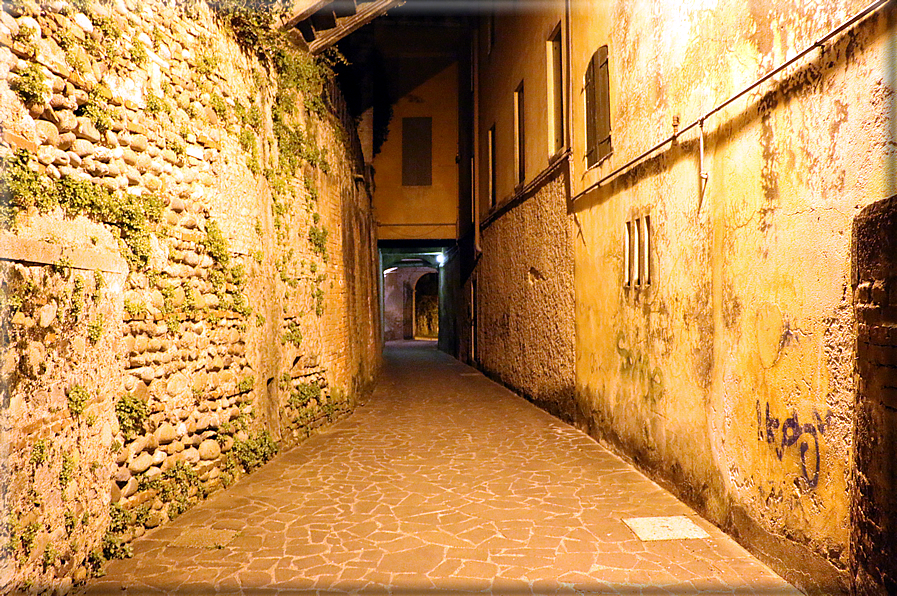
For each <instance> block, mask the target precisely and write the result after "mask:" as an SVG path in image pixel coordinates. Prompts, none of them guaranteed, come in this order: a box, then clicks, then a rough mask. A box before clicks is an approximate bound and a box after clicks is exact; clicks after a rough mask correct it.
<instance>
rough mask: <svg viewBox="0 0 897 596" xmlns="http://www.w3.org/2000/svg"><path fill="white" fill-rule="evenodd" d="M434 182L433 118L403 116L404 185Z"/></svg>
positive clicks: (427, 184)
mask: <svg viewBox="0 0 897 596" xmlns="http://www.w3.org/2000/svg"><path fill="white" fill-rule="evenodd" d="M432 184H433V119H432V118H402V186H430V185H432Z"/></svg>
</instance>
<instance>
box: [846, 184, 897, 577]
mask: <svg viewBox="0 0 897 596" xmlns="http://www.w3.org/2000/svg"><path fill="white" fill-rule="evenodd" d="M853 257H854V262H853V284H852V285H853V290H854V307H855V308H856V314H857V328H858V333H857V373H858V376H859V379H858V387H857V398H856V423H855V429H854V444H855V445H856V447H855V452H854V453H855V454H854V458H855V462H856V472H855V475H854V486H853V495H852V508H851V521H852V523H853V531H852V532H851V571H852V573H851V576H852V577H853V580H854V592H855V593H856V594H869V595H872V594H893V593H894V592H897V467H895V464H894V453H895V451H897V324H895V323H897V196H894V197H891V198H890V199H887V200H885V201H880V202H878V203H876V204H874V205H871V206H869V207H867V208H866V209H864V210H863V212H862V213H861V214H860V215H858V216H857V218H856V220H855V222H854V234H853Z"/></svg>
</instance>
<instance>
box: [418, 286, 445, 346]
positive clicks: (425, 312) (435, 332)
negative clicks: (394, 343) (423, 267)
mask: <svg viewBox="0 0 897 596" xmlns="http://www.w3.org/2000/svg"><path fill="white" fill-rule="evenodd" d="M414 337H415V339H438V338H439V275H438V274H437V273H436V272H435V271H433V272H430V273H425V274H424V275H422V276H420V277H419V278H418V279H417V283H415V284H414Z"/></svg>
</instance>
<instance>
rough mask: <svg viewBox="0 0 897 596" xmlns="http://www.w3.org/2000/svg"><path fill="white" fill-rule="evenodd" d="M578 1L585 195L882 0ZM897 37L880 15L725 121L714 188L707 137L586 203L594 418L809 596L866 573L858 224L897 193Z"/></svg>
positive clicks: (578, 259)
mask: <svg viewBox="0 0 897 596" xmlns="http://www.w3.org/2000/svg"><path fill="white" fill-rule="evenodd" d="M573 6H574V9H573V10H574V12H573V15H574V17H573V19H572V22H573V35H572V39H573V45H574V50H573V56H572V71H573V77H574V103H573V109H574V131H576V135H577V137H576V141H575V143H574V148H573V175H572V179H573V185H574V192H577V191H578V190H581V189H584V188H586V187H587V186H588V185H589V184H591V183H592V182H594V181H595V180H597V179H598V178H599V177H600V176H603V175H606V174H608V173H609V172H610V171H611V170H612V169H613V168H616V167H618V166H620V165H622V164H624V163H625V162H626V161H628V160H629V159H630V158H632V157H634V156H636V155H638V154H639V153H641V152H642V151H643V150H645V149H647V148H648V147H650V146H651V145H653V144H654V143H655V142H656V141H659V140H661V139H663V138H666V137H668V136H669V135H670V134H671V133H672V120H673V116H674V115H679V116H680V117H681V122H682V125H685V124H687V123H690V122H692V121H693V120H695V119H696V118H698V117H700V115H701V114H702V113H703V112H704V111H706V110H708V109H710V108H712V107H713V106H715V105H716V104H717V103H719V102H721V101H723V100H724V99H726V98H728V97H729V96H730V95H732V94H733V93H735V92H736V91H738V90H740V89H741V88H743V87H745V86H747V85H748V84H749V83H751V82H753V81H754V80H755V79H757V78H759V77H760V76H761V75H762V74H764V73H765V72H767V71H769V70H770V69H771V68H773V67H774V66H776V65H778V64H780V63H782V62H784V61H785V60H786V59H788V58H789V57H791V56H792V55H794V54H795V53H796V52H797V51H799V50H801V49H803V48H804V47H806V46H807V45H810V44H812V43H813V42H814V41H815V40H816V39H817V38H818V37H819V36H821V35H822V34H824V33H826V32H827V31H829V30H830V29H831V28H832V27H834V26H835V25H837V24H839V23H840V22H841V21H843V20H844V19H846V18H847V17H848V16H849V15H851V14H853V13H854V12H855V11H857V10H859V9H860V8H862V3H860V2H838V3H835V4H833V5H832V6H829V7H828V8H827V9H826V10H824V11H823V10H816V9H814V10H810V9H806V8H801V7H800V6H798V5H797V4H796V3H793V5H792V3H778V4H776V5H772V4H764V3H750V2H749V3H744V2H736V1H731V2H727V1H720V2H709V3H703V4H690V3H685V4H682V5H680V4H675V3H661V4H657V3H650V2H643V1H640V0H639V1H627V2H616V3H610V2H606V3H599V4H590V5H589V8H588V10H586V7H585V6H584V3H574V4H573ZM893 22H894V20H893V15H892V16H891V23H893ZM710 32H712V33H710ZM894 37H895V35H894V26H893V24H892V25H890V27H889V26H888V25H887V19H886V18H885V17H884V16H878V17H873V18H871V19H869V20H868V21H866V22H864V23H862V24H859V25H857V26H855V27H854V28H852V30H851V32H850V33H849V34H848V35H847V36H845V37H844V38H843V39H842V40H840V41H836V42H834V43H833V44H829V45H827V47H826V49H825V51H824V52H822V53H820V51H818V50H817V51H815V52H814V53H813V54H811V55H810V56H809V57H808V58H807V59H805V60H802V61H801V62H800V63H799V65H797V66H796V67H795V68H793V69H791V70H789V71H787V72H786V73H784V74H783V75H782V76H779V77H777V78H776V81H777V82H775V83H770V84H768V85H765V86H763V87H761V88H760V89H759V90H758V91H756V92H754V93H752V94H751V95H750V96H749V97H747V98H745V99H742V100H739V101H738V102H736V103H734V104H733V105H732V106H731V107H730V108H729V109H727V110H726V111H725V112H724V113H721V114H718V115H716V116H713V117H711V118H710V119H709V120H708V121H707V123H706V126H705V131H706V136H705V143H706V156H705V162H704V169H705V171H706V172H707V173H708V176H709V177H708V181H707V184H706V188H705V189H704V190H703V192H702V190H701V181H700V178H699V171H700V169H701V167H700V163H699V158H698V156H699V146H698V135H697V134H696V131H691V132H690V133H687V134H685V135H683V136H681V137H680V138H679V140H678V142H677V143H676V144H675V145H674V146H672V147H667V148H665V149H663V150H662V151H659V152H658V153H657V156H656V157H655V158H652V159H649V160H646V161H644V162H642V163H641V164H640V165H639V166H638V167H637V168H635V169H634V170H632V171H631V172H630V173H627V174H625V175H623V176H621V177H619V178H617V179H616V180H615V181H614V182H612V183H611V184H610V185H608V186H605V187H602V188H600V189H598V190H595V191H593V192H590V193H588V194H586V195H585V196H584V197H583V198H582V199H580V200H579V201H578V202H577V204H576V205H575V207H574V219H575V222H576V224H577V225H576V229H577V234H578V235H577V237H576V239H575V241H574V245H575V266H574V271H575V286H576V385H577V399H578V400H579V401H580V402H581V404H580V407H581V408H582V409H583V410H584V411H586V412H589V415H588V417H589V418H590V419H589V420H587V421H585V422H584V424H587V425H589V426H590V427H592V428H593V429H597V432H598V433H600V434H602V435H603V436H605V437H607V438H609V439H610V440H611V441H612V442H614V443H616V444H617V445H618V446H620V447H621V448H622V449H623V450H624V451H626V452H627V453H628V454H630V455H631V456H633V457H634V458H635V459H636V460H637V461H638V462H639V463H640V464H641V465H643V466H644V467H646V468H647V469H649V470H650V471H652V473H654V475H655V476H656V477H659V478H661V479H663V480H665V481H667V482H670V483H672V484H673V485H674V486H675V487H676V489H677V490H678V491H679V492H680V494H683V495H684V496H685V497H686V498H688V500H690V501H691V502H692V503H695V504H697V505H698V506H699V508H700V509H701V510H702V512H703V513H705V514H706V515H707V516H708V517H709V518H710V519H712V520H713V521H715V522H717V523H719V524H721V525H723V526H724V527H726V528H728V529H730V530H732V531H734V532H736V533H738V534H740V535H741V537H742V539H743V540H744V541H745V542H748V543H750V544H751V545H752V546H753V547H754V550H755V552H758V554H760V555H761V556H762V557H764V558H765V559H766V560H767V561H768V562H770V563H771V564H772V565H773V566H774V568H776V569H777V570H778V571H779V572H783V573H785V575H786V577H788V579H790V580H791V581H794V582H796V583H798V584H799V585H802V586H803V587H805V588H808V589H809V588H812V587H813V586H816V587H819V586H820V585H823V584H825V583H826V582H829V583H831V584H833V585H838V584H840V585H843V583H842V582H844V581H845V579H846V574H845V569H846V565H847V562H848V552H847V543H848V536H849V527H850V520H849V489H850V487H849V485H848V482H849V477H850V474H851V459H852V446H851V440H852V423H853V422H852V421H853V412H852V406H853V400H854V380H853V362H854V342H855V330H854V317H853V309H852V302H851V301H852V297H851V288H850V279H849V271H850V242H851V225H852V218H853V217H854V215H855V214H856V213H858V211H859V209H860V208H861V207H863V206H865V205H868V204H870V203H872V202H874V201H876V200H880V199H883V198H886V197H888V196H890V195H892V194H893V193H894V192H895V183H894V181H893V178H892V176H893V171H894V168H893V155H892V156H891V158H890V159H891V160H892V161H891V165H890V166H889V167H884V166H885V163H884V162H885V159H886V154H887V149H886V147H887V140H888V139H887V135H888V126H889V117H890V110H891V109H892V108H891V102H892V101H893V87H892V86H889V84H888V79H887V77H888V68H887V56H886V48H887V47H888V43H890V44H893V43H894ZM605 43H607V44H609V46H610V69H611V93H612V98H613V99H612V112H611V113H612V128H613V147H614V154H613V155H612V156H611V158H610V159H609V160H608V161H607V162H606V163H604V164H602V165H601V166H599V167H598V168H595V169H593V171H591V172H586V171H585V168H584V163H585V160H584V153H585V148H584V146H583V141H584V138H585V133H584V124H583V111H584V107H583V105H582V102H577V101H576V96H577V94H580V93H581V90H582V75H583V73H584V72H585V68H586V64H587V61H588V59H589V58H590V56H591V54H592V53H593V52H594V50H595V49H596V48H597V47H598V46H600V45H603V44H605ZM888 172H891V174H888ZM645 214H650V216H651V219H652V226H653V228H654V231H653V237H652V241H653V244H654V252H653V255H652V266H653V270H654V277H653V283H652V285H651V287H650V288H649V289H647V290H630V289H624V288H623V283H622V282H623V271H622V268H623V251H622V244H623V240H622V236H623V229H624V223H625V222H626V221H627V220H629V219H633V218H635V217H640V216H643V215H645ZM817 458H818V460H817ZM817 461H818V463H817ZM801 557H805V558H804V559H801ZM800 568H803V570H804V571H803V572H798V571H797V569H800Z"/></svg>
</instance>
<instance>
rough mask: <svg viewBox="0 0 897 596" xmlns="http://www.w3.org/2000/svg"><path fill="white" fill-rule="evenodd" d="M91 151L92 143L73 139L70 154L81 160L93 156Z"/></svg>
mask: <svg viewBox="0 0 897 596" xmlns="http://www.w3.org/2000/svg"><path fill="white" fill-rule="evenodd" d="M93 151H94V147H93V143H91V142H90V141H88V140H86V139H75V142H74V143H72V153H74V154H75V155H77V156H78V157H80V158H82V159H83V158H85V157H88V156H90V155H93Z"/></svg>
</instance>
